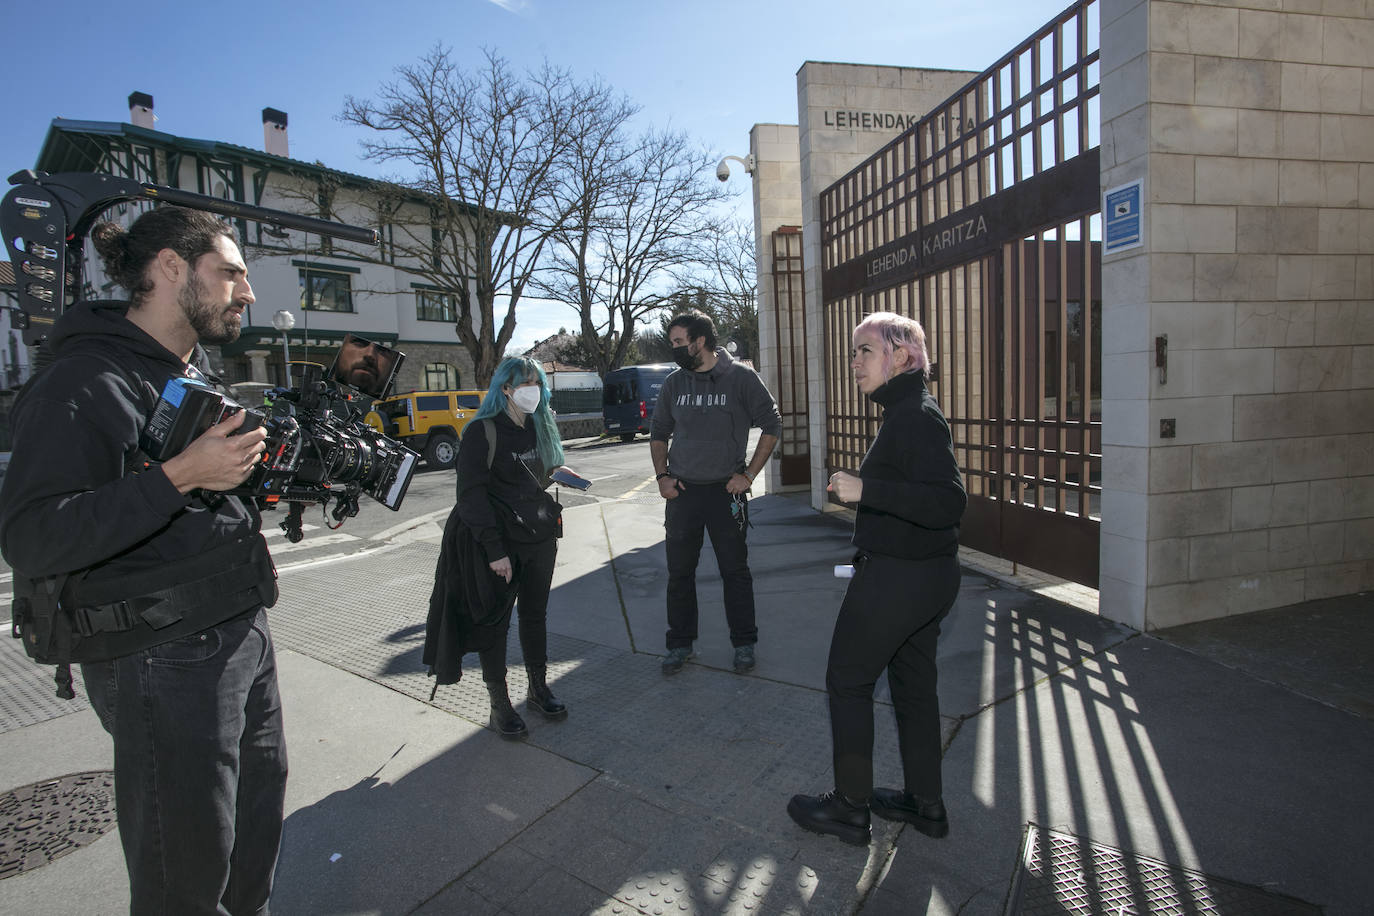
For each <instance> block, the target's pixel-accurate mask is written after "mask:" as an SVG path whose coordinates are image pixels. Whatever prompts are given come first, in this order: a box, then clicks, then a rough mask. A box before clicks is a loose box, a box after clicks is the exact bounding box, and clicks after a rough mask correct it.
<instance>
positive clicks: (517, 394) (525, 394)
mask: <svg viewBox="0 0 1374 916" xmlns="http://www.w3.org/2000/svg"><path fill="white" fill-rule="evenodd" d="M510 401H511V403H512V404H514V405H515V406H516V407H519V408H520V409H521V410H523V411H524V412H525V413H533V412H534V409H535V408H536V407H538V406H539V386H538V385H522V386H520V387H519V388H517V389H515V390H514V391H512V392H511V393H510Z"/></svg>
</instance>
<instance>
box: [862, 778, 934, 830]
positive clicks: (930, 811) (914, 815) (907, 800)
mask: <svg viewBox="0 0 1374 916" xmlns="http://www.w3.org/2000/svg"><path fill="white" fill-rule="evenodd" d="M868 804H869V807H870V808H872V809H873V813H874V814H876V815H878V817H881V818H883V819H885V820H889V821H902V822H904V823H907V824H910V825H911V826H913V827H915V828H916V829H917V830H919V831H921V832H922V833H924V834H925V835H926V836H929V837H935V838H936V839H939V838H940V837H943V836H948V835H949V815H948V814H946V813H945V805H944V802H943V801H941V800H940V799H938V798H936V799H925V798H917V797H916V796H914V795H912V794H911V793H910V792H899V791H898V790H896V789H876V788H875V789H874V790H873V797H872V798H871V799H869V802H868Z"/></svg>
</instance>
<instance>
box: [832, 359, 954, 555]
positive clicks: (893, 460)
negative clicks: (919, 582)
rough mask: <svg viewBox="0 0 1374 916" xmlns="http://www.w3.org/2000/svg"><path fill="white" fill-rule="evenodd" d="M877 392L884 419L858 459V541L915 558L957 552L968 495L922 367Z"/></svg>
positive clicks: (877, 549)
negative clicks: (921, 373) (866, 448)
mask: <svg viewBox="0 0 1374 916" xmlns="http://www.w3.org/2000/svg"><path fill="white" fill-rule="evenodd" d="M872 397H873V400H874V401H875V402H877V403H878V404H880V405H882V406H883V408H884V410H883V425H882V427H881V428H879V430H878V435H877V438H875V439H874V440H873V444H872V445H871V446H869V449H868V454H867V455H865V456H864V460H863V464H861V465H860V466H859V477H860V479H862V480H863V497H862V498H861V499H860V501H859V509H858V515H857V518H856V519H855V522H854V546H855V547H858V548H859V549H860V550H865V551H868V552H870V553H879V554H887V555H889V556H896V557H904V558H906V559H912V560H920V559H926V558H929V557H944V556H954V555H956V554H957V553H958V552H959V520H960V518H962V517H963V514H964V506H965V504H966V503H967V502H968V496H967V495H966V494H965V492H964V483H963V479H962V478H961V477H960V475H959V465H958V463H957V462H956V461H955V460H954V445H953V442H952V440H951V438H950V434H949V424H948V423H946V422H945V416H944V414H942V413H941V412H940V407H939V405H938V404H936V403H935V398H934V397H932V396H931V394H930V392H929V391H927V390H926V384H925V379H924V378H922V377H921V375H920V373H904V374H902V375H898V376H896V377H895V378H892V379H890V380H889V381H888V382H887V383H886V384H884V385H883V386H882V387H880V388H879V389H878V390H877V391H875V392H873V395H872Z"/></svg>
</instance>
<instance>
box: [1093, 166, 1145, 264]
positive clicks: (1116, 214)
mask: <svg viewBox="0 0 1374 916" xmlns="http://www.w3.org/2000/svg"><path fill="white" fill-rule="evenodd" d="M1140 188H1141V182H1140V179H1138V178H1137V179H1136V180H1135V181H1132V182H1130V183H1129V184H1123V185H1119V186H1118V187H1115V188H1111V189H1109V190H1108V191H1107V192H1106V193H1105V194H1103V195H1102V220H1103V222H1104V223H1105V225H1106V227H1107V237H1106V240H1105V242H1104V243H1103V247H1102V253H1103V254H1112V253H1114V252H1117V251H1125V250H1126V249H1128V248H1139V247H1140V246H1141V245H1143V244H1144V241H1143V240H1142V239H1141V226H1142V219H1143V214H1142V211H1141V208H1140Z"/></svg>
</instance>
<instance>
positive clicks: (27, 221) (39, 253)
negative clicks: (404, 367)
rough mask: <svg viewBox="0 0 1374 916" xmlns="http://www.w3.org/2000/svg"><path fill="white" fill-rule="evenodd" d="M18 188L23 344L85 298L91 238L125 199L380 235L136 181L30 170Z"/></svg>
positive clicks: (11, 218) (13, 247)
mask: <svg viewBox="0 0 1374 916" xmlns="http://www.w3.org/2000/svg"><path fill="white" fill-rule="evenodd" d="M9 183H10V184H11V185H14V187H13V188H12V189H11V190H10V192H9V193H8V194H6V195H5V198H4V200H3V201H0V233H3V235H4V238H5V248H6V250H7V251H8V252H9V257H10V261H11V262H12V263H13V264H14V281H15V291H16V293H17V294H18V296H19V308H20V311H21V312H22V315H15V316H14V317H15V319H16V321H15V326H16V327H21V328H23V330H24V342H25V343H27V344H35V343H38V342H40V341H42V340H43V339H44V338H46V337H47V336H48V333H49V332H50V331H51V330H52V325H53V322H55V321H56V320H57V317H58V316H59V315H61V314H62V311H63V310H64V309H65V308H66V307H67V306H68V305H71V304H72V303H73V302H75V301H76V299H77V296H78V295H79V294H80V290H81V282H82V270H83V267H84V261H83V257H82V248H83V244H84V241H85V237H86V233H87V232H89V231H90V228H91V226H92V225H94V223H95V221H96V219H97V218H98V217H99V216H100V214H101V213H103V212H104V211H105V210H106V209H108V208H109V207H112V206H114V205H115V204H117V203H121V202H124V201H141V200H148V201H162V202H165V203H169V204H176V205H178V206H182V207H189V208H191V209H194V210H207V211H209V212H211V213H218V214H221V215H223V216H231V217H235V218H238V219H247V220H253V221H255V222H262V223H268V224H270V225H275V226H279V227H282V228H286V229H299V230H301V231H303V232H311V233H315V234H316V235H326V236H330V237H332V238H340V239H345V240H347V241H351V242H360V243H363V244H368V245H376V244H377V243H378V236H377V231H376V230H375V229H367V228H364V227H361V226H349V225H345V224H343V223H335V222H330V221H329V220H324V219H316V218H314V217H310V216H301V215H299V214H296V213H287V212H286V211H284V210H270V209H268V208H266V207H255V206H251V205H249V204H242V203H238V202H237V201H232V200H224V199H223V198H219V197H210V196H208V195H206V194H195V193H192V192H190V191H183V190H181V189H180V188H169V187H164V186H162V185H155V184H148V183H146V182H141V181H134V180H133V179H130V178H119V177H116V176H114V175H102V174H99V173H95V172H62V173H60V174H57V175H49V174H47V173H45V172H34V171H31V170H28V169H25V170H24V171H22V172H16V173H15V174H13V175H11V176H10V179H9Z"/></svg>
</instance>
